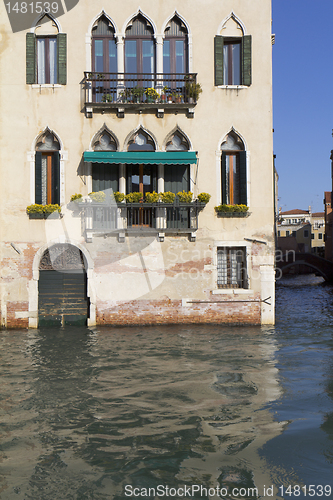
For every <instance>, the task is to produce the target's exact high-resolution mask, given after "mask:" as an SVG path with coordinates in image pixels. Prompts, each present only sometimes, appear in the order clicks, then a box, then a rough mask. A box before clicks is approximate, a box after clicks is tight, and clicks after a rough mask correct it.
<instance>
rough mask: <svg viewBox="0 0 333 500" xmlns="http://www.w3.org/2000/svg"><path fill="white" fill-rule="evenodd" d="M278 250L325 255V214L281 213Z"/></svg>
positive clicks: (296, 211) (296, 210)
mask: <svg viewBox="0 0 333 500" xmlns="http://www.w3.org/2000/svg"><path fill="white" fill-rule="evenodd" d="M278 248H279V249H280V250H282V251H285V250H293V251H295V252H301V253H313V254H315V255H318V256H319V257H324V254H325V213H324V212H312V210H311V207H310V206H309V209H308V210H300V209H293V210H287V211H285V212H280V213H279V219H278Z"/></svg>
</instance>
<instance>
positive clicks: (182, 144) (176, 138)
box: [165, 130, 190, 151]
mask: <svg viewBox="0 0 333 500" xmlns="http://www.w3.org/2000/svg"><path fill="white" fill-rule="evenodd" d="M165 149H166V150H167V151H188V150H189V149H190V146H189V143H188V140H187V139H186V137H185V136H184V135H183V134H181V133H180V132H179V131H178V130H177V131H176V132H175V133H174V134H173V135H172V136H171V137H170V139H169V140H168V141H167V143H166V147H165Z"/></svg>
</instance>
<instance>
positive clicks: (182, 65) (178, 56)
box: [163, 16, 188, 94]
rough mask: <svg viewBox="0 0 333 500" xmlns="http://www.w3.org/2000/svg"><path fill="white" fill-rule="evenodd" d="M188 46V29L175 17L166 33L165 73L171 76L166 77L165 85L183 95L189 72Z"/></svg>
mask: <svg viewBox="0 0 333 500" xmlns="http://www.w3.org/2000/svg"><path fill="white" fill-rule="evenodd" d="M187 45H188V37H187V29H186V27H185V26H184V24H183V23H182V22H181V20H180V19H179V18H178V17H177V16H175V17H174V18H173V19H172V20H171V21H170V23H169V25H168V26H167V28H166V30H165V32H164V43H163V73H164V74H170V77H166V76H164V84H165V85H166V86H167V87H169V88H172V89H177V92H180V93H182V94H184V88H183V75H184V74H185V73H187V72H188V64H187V60H188V56H187Z"/></svg>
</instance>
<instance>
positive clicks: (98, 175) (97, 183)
mask: <svg viewBox="0 0 333 500" xmlns="http://www.w3.org/2000/svg"><path fill="white" fill-rule="evenodd" d="M107 189H112V190H113V192H115V191H118V190H119V165H115V164H113V163H112V164H109V163H93V165H92V190H93V192H95V193H96V192H98V191H105V190H107Z"/></svg>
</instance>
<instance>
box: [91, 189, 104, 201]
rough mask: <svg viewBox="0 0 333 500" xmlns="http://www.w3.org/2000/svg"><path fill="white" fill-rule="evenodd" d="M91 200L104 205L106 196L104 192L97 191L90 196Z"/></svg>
mask: <svg viewBox="0 0 333 500" xmlns="http://www.w3.org/2000/svg"><path fill="white" fill-rule="evenodd" d="M88 196H89V198H90V199H91V200H92V201H95V202H96V203H104V202H105V199H106V194H105V193H104V191H97V192H92V193H89V194H88Z"/></svg>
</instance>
